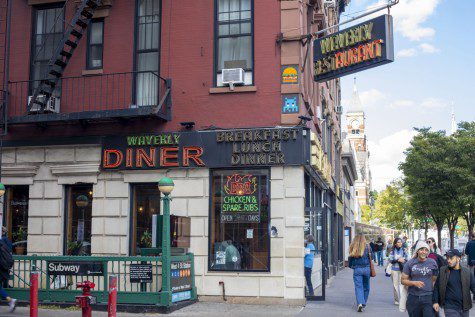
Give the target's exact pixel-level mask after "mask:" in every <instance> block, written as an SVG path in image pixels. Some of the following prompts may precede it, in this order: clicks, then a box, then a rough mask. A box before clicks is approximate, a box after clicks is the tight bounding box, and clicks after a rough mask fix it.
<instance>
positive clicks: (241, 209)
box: [221, 174, 260, 223]
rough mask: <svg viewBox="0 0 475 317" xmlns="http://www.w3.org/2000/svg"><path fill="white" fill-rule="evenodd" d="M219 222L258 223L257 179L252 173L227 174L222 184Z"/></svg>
mask: <svg viewBox="0 0 475 317" xmlns="http://www.w3.org/2000/svg"><path fill="white" fill-rule="evenodd" d="M223 187H224V188H223V189H224V190H223V197H222V203H221V223H234V222H236V223H259V222H260V202H259V193H260V191H259V181H258V179H257V176H254V175H252V174H233V175H230V176H227V181H226V183H224V186H223Z"/></svg>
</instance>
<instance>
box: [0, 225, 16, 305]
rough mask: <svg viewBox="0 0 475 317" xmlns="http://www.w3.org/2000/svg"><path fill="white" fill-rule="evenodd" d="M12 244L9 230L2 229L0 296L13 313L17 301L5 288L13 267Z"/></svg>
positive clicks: (0, 240)
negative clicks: (8, 233)
mask: <svg viewBox="0 0 475 317" xmlns="http://www.w3.org/2000/svg"><path fill="white" fill-rule="evenodd" d="M11 245H12V243H11V242H10V240H9V239H8V237H7V229H6V228H5V227H2V238H1V239H0V296H1V297H2V298H4V299H6V301H7V302H8V307H9V309H8V311H9V312H10V313H12V312H13V311H14V310H15V308H16V299H15V298H11V297H10V296H9V295H8V293H7V292H6V291H5V289H4V288H3V286H4V285H6V283H8V279H9V277H10V269H11V268H12V266H13V255H12V247H11Z"/></svg>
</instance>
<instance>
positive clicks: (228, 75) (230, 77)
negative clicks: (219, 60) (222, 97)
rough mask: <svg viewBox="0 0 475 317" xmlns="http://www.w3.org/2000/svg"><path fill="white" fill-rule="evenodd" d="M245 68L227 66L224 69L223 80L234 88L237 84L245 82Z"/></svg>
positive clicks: (230, 87)
mask: <svg viewBox="0 0 475 317" xmlns="http://www.w3.org/2000/svg"><path fill="white" fill-rule="evenodd" d="M244 75H245V72H244V69H242V68H226V69H223V71H222V76H223V77H222V82H223V84H224V85H229V89H231V90H234V86H235V85H243V84H244Z"/></svg>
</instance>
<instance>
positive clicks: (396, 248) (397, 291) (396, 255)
mask: <svg viewBox="0 0 475 317" xmlns="http://www.w3.org/2000/svg"><path fill="white" fill-rule="evenodd" d="M408 260H409V254H408V253H407V251H406V250H405V249H404V248H403V247H402V239H401V238H396V239H394V243H393V247H392V249H391V251H390V252H389V259H388V261H389V263H390V264H389V265H391V279H392V281H393V293H394V305H397V306H399V311H401V312H405V311H406V299H407V287H406V286H405V285H402V283H401V273H402V270H403V267H404V264H405V263H406V262H407V261H408Z"/></svg>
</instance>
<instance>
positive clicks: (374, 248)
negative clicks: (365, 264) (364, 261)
mask: <svg viewBox="0 0 475 317" xmlns="http://www.w3.org/2000/svg"><path fill="white" fill-rule="evenodd" d="M369 247H370V249H371V259H372V260H373V261H374V262H375V263H377V262H376V252H378V246H377V245H376V243H374V239H373V238H371V242H370V243H369Z"/></svg>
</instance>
